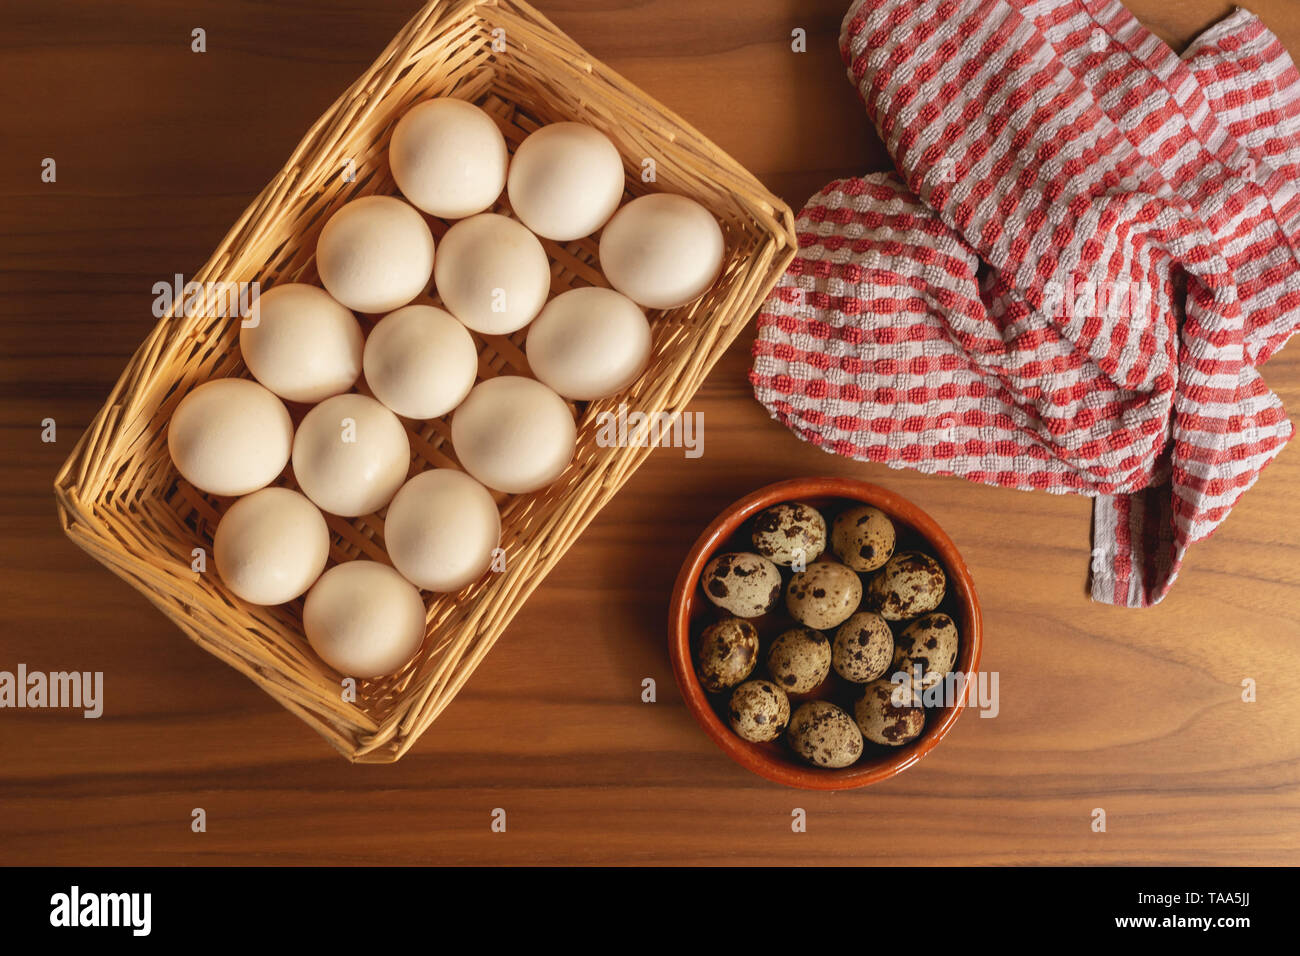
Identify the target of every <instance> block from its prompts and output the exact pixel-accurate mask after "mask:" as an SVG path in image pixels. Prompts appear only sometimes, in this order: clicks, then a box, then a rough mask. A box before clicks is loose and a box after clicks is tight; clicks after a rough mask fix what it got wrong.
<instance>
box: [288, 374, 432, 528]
mask: <svg viewBox="0 0 1300 956" xmlns="http://www.w3.org/2000/svg"><path fill="white" fill-rule="evenodd" d="M410 465H411V442H410V439H409V438H407V437H406V429H405V428H403V427H402V423H401V422H400V421H398V420H397V416H396V415H394V414H393V413H392V412H390V411H389V410H388V409H387V408H385V407H384V406H383V405H381V404H379V402H377V401H375V400H374V399H373V398H371V397H369V396H368V395H357V394H354V393H348V394H347V395H335V396H334V397H333V398H327V399H325V401H323V402H321V403H320V404H319V405H317V406H316V407H315V408H313V409H312V410H311V411H310V412H308V413H307V415H306V417H305V418H303V420H302V424H300V425H299V426H298V435H297V437H296V438H294V442H293V474H294V477H295V478H297V479H298V485H299V487H301V488H302V490H303V494H305V495H306V496H307V497H308V498H310V499H311V500H312V501H313V502H314V503H315V504H316V506H317V507H318V508H320V509H321V510H322V511H325V512H328V513H329V514H333V515H341V516H343V517H345V518H355V517H357V516H358V515H367V514H373V513H374V512H376V511H378V510H379V509H380V508H382V507H383V506H384V505H386V504H388V502H389V501H390V500H392V497H393V494H394V493H395V492H396V491H397V489H398V488H400V487H401V486H402V482H404V481H405V480H406V473H407V471H408V470H409V469H410Z"/></svg>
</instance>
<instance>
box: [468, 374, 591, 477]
mask: <svg viewBox="0 0 1300 956" xmlns="http://www.w3.org/2000/svg"><path fill="white" fill-rule="evenodd" d="M577 431H578V430H577V426H575V425H574V423H573V413H572V412H570V411H569V406H568V405H566V404H565V403H564V399H562V398H560V396H559V395H556V394H555V392H553V391H551V389H549V388H547V387H546V386H545V385H543V384H542V383H541V382H538V381H536V380H535V379H531V378H523V377H521V376H518V375H500V376H497V377H496V378H490V379H488V380H487V381H485V382H480V383H479V384H477V385H475V386H474V390H473V391H472V392H470V393H469V397H468V398H466V399H465V401H464V402H463V403H461V406H460V408H458V409H456V413H455V414H454V415H452V417H451V444H452V447H453V448H454V449H455V451H456V458H457V460H459V461H460V463H461V465H462V466H463V467H464V469H465V470H466V471H468V472H469V473H470V474H471V475H473V476H474V477H475V478H477V479H478V480H479V481H481V482H482V483H483V484H485V485H487V486H488V487H489V488H495V489H496V490H497V491H504V492H506V493H508V494H512V495H518V494H524V493H525V492H529V491H536V490H537V489H538V488H541V487H544V486H545V485H549V484H550V483H551V482H552V481H554V480H555V479H556V478H558V477H559V476H560V473H561V472H563V471H564V469H565V468H566V467H568V464H569V462H570V461H572V460H573V452H574V447H575V444H576V441H577Z"/></svg>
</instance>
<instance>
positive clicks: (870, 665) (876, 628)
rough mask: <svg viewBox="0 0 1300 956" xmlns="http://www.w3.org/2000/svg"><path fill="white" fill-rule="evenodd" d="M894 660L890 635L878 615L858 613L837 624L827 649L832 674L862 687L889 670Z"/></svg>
mask: <svg viewBox="0 0 1300 956" xmlns="http://www.w3.org/2000/svg"><path fill="white" fill-rule="evenodd" d="M893 658H894V632H893V631H891V630H890V629H889V624H888V622H886V621H885V619H884V618H883V617H881V616H880V615H879V614H873V613H872V612H871V611H859V612H858V613H857V614H854V615H853V616H852V617H851V618H849V619H848V620H847V621H845V622H844V623H843V624H841V625H840V629H839V630H838V631H836V632H835V642H834V644H833V645H832V647H831V664H832V665H833V666H834V668H835V673H837V674H839V675H840V676H841V677H843V678H844V679H845V680H849V681H853V682H854V683H855V684H865V683H867V682H868V681H873V680H875V679H876V678H877V677H880V676H881V675H883V674H884V673H885V671H887V670H888V669H889V663H890V661H891V660H893Z"/></svg>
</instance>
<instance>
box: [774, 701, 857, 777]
mask: <svg viewBox="0 0 1300 956" xmlns="http://www.w3.org/2000/svg"><path fill="white" fill-rule="evenodd" d="M785 739H786V742H787V743H788V744H789V745H790V749H791V750H793V751H794V752H795V753H797V754H798V755H799V756H800V757H802V758H803V759H804V760H806V761H808V762H809V763H810V764H813V765H814V766H817V767H832V768H835V767H847V766H849V764H851V763H853V762H854V761H855V760H857V759H858V758H859V757H861V756H862V732H861V731H860V730H858V725H857V724H855V723H854V722H853V718H852V717H850V716H849V715H848V714H847V713H846V712H844V711H843V710H841V709H840V708H838V707H836V706H835V705H834V704H832V703H829V702H828V701H824V700H810V701H808V703H806V704H804V705H803V706H801V707H800V708H799V709H798V710H796V711H795V712H794V716H793V717H791V718H790V727H789V729H788V730H786V732H785Z"/></svg>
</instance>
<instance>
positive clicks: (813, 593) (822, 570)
mask: <svg viewBox="0 0 1300 956" xmlns="http://www.w3.org/2000/svg"><path fill="white" fill-rule="evenodd" d="M860 603H862V579H861V578H859V577H858V576H857V574H856V573H855V572H854V571H852V570H851V569H850V568H847V567H845V566H844V565H842V564H840V563H839V562H838V561H818V562H817V563H815V564H810V565H808V570H806V571H796V572H795V574H794V575H793V576H792V577H791V578H790V586H789V587H788V588H787V589H786V592H785V606H786V608H787V609H788V610H789V611H790V616H791V617H793V618H794V619H795V620H796V621H798V622H799V623H800V624H803V625H804V626H805V627H811V628H813V629H814V630H818V631H829V630H831V629H832V628H835V627H839V626H840V625H841V624H843V623H844V622H845V621H846V620H847V619H848V617H849V615H851V614H852V613H853V612H854V611H856V610H857V609H858V605H859V604H860ZM926 610H927V611H928V610H930V608H926Z"/></svg>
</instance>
